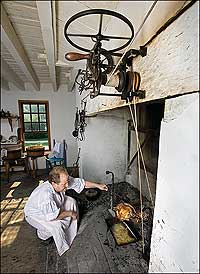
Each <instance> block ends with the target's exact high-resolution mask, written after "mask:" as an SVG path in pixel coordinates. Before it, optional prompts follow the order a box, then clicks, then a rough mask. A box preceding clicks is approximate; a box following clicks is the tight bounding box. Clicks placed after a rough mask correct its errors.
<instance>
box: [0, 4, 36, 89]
mask: <svg viewBox="0 0 200 274" xmlns="http://www.w3.org/2000/svg"><path fill="white" fill-rule="evenodd" d="M1 40H2V42H3V44H4V45H5V47H6V48H7V49H8V51H9V52H10V53H11V55H12V56H13V58H14V59H15V60H16V62H17V63H19V65H20V67H21V69H22V71H23V72H24V73H25V75H26V76H27V78H28V79H29V81H30V82H31V83H32V84H33V86H34V88H35V89H36V90H40V83H39V80H38V77H37V75H36V74H35V72H34V70H33V68H32V66H31V63H30V61H29V59H28V57H27V54H26V52H25V50H24V48H23V46H22V45H21V42H20V40H19V38H18V37H17V34H16V32H15V30H14V28H13V26H12V24H11V22H10V20H9V18H8V16H7V13H6V11H5V10H4V8H3V5H2V4H1Z"/></svg>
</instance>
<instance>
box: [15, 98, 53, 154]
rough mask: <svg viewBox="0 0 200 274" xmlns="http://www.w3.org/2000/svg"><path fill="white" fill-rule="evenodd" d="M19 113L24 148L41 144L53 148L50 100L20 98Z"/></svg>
mask: <svg viewBox="0 0 200 274" xmlns="http://www.w3.org/2000/svg"><path fill="white" fill-rule="evenodd" d="M19 113H20V117H21V127H22V130H23V133H24V140H23V145H24V149H25V150H26V147H28V146H33V145H39V144H40V145H43V146H44V147H45V150H51V147H50V146H51V142H50V127H49V104H48V102H47V101H21V100H19Z"/></svg>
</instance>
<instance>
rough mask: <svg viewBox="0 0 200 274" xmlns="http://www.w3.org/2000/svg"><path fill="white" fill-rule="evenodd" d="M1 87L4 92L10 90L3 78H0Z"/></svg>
mask: <svg viewBox="0 0 200 274" xmlns="http://www.w3.org/2000/svg"><path fill="white" fill-rule="evenodd" d="M1 87H2V88H3V89H5V90H10V88H9V85H8V81H7V80H6V79H4V78H3V77H1Z"/></svg>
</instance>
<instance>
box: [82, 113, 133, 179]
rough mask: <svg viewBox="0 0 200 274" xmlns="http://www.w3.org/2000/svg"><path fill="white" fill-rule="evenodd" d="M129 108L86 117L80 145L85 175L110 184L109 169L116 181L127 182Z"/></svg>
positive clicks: (83, 173)
mask: <svg viewBox="0 0 200 274" xmlns="http://www.w3.org/2000/svg"><path fill="white" fill-rule="evenodd" d="M128 117H129V119H130V116H129V113H128V111H127V109H121V110H113V111H112V112H105V113H101V114H99V115H97V116H96V117H91V118H86V122H87V127H86V128H85V141H82V142H80V145H81V156H82V159H83V160H82V176H83V177H84V178H85V179H88V180H93V181H97V182H106V183H111V176H110V175H106V174H105V172H106V170H110V171H112V172H113V173H114V175H115V182H119V181H124V180H125V169H126V165H127V151H128V124H127V119H128Z"/></svg>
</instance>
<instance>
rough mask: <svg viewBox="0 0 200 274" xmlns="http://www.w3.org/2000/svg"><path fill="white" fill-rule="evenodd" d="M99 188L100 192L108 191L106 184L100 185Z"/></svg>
mask: <svg viewBox="0 0 200 274" xmlns="http://www.w3.org/2000/svg"><path fill="white" fill-rule="evenodd" d="M98 188H99V189H100V190H104V191H108V187H107V185H106V184H98Z"/></svg>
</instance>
